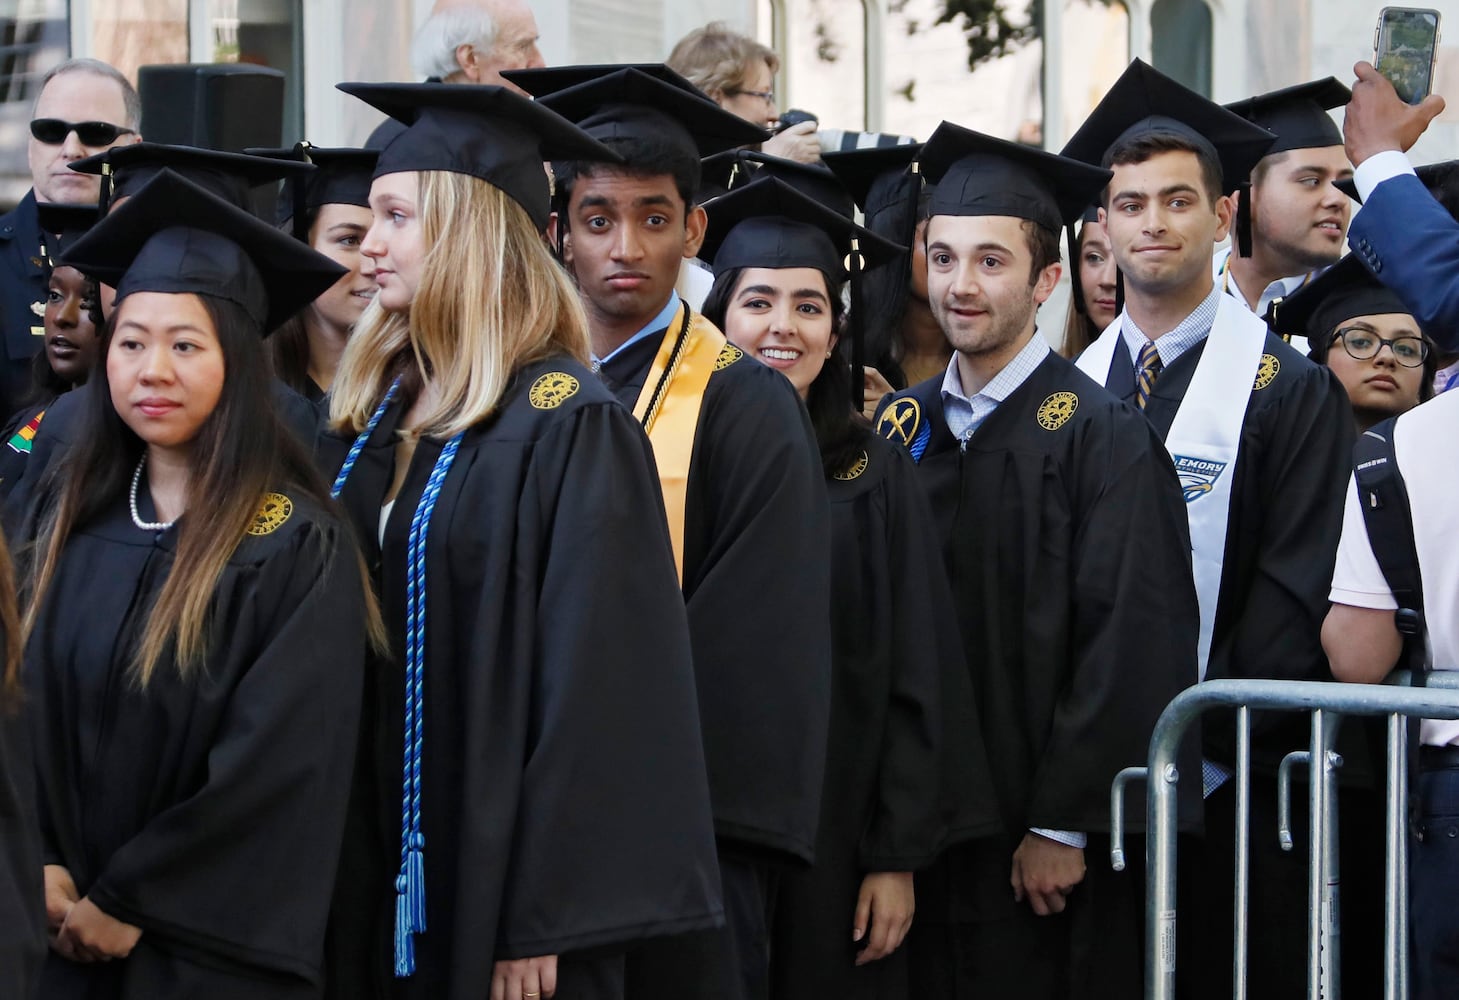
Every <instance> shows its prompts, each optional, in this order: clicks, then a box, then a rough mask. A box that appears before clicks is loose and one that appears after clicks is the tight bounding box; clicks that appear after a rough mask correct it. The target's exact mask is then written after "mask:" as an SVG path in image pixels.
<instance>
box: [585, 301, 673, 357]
mask: <svg viewBox="0 0 1459 1000" xmlns="http://www.w3.org/2000/svg"><path fill="white" fill-rule="evenodd" d="M678 311H679V293H678V292H670V293H669V302H668V304H667V305H665V306H664V308H663V309H661V310H659V314H658V315H657V316H655V317H654V318H653V319H651V320H649V321H648V325H647V326H645V327H644V328H643V329H642V330H639V331H638V332H637V333H635V334H634V335H633V336H631V337H629V338H628V339H627V340H625V341H624V342H623V343H621V344H619V345H618V346H617V347H615V348H613V350H611V351H609V352H608V354H607V356H606V357H602V358H594V360H595V361H597V362H598V364H604V363H606V362H609V361H612V360H613V359H614V358H615V357H617V356H618V355H619V354H621V353H623V352H624V351H625V350H627V349H628V348H629V347H631V346H633V345H634V344H636V343H638V342H639V341H640V340H643V339H644V338H645V337H647V336H648V335H649V334H652V333H656V332H658V331H659V330H663V329H665V328H667V327H668V325H669V324H670V323H672V322H673V320H674V314H675V313H677V312H678Z"/></svg>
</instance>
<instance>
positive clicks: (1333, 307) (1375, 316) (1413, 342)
mask: <svg viewBox="0 0 1459 1000" xmlns="http://www.w3.org/2000/svg"><path fill="white" fill-rule="evenodd" d="M1270 315H1271V324H1272V329H1274V330H1275V331H1276V332H1277V333H1281V334H1299V335H1302V336H1305V337H1306V338H1307V340H1308V342H1309V344H1310V345H1311V347H1310V357H1311V358H1312V360H1313V361H1316V362H1317V363H1318V364H1324V365H1327V367H1328V368H1331V369H1332V373H1333V374H1334V375H1336V376H1337V379H1338V381H1339V382H1341V383H1342V386H1343V388H1344V389H1346V390H1347V393H1348V399H1350V400H1351V401H1352V404H1353V418H1354V419H1355V420H1356V421H1357V426H1358V433H1359V434H1361V433H1363V432H1364V431H1366V430H1367V429H1368V428H1370V427H1372V426H1373V425H1374V424H1376V423H1378V422H1380V421H1382V420H1386V419H1388V418H1389V417H1396V416H1398V415H1399V414H1400V413H1406V412H1408V411H1409V410H1411V409H1413V408H1414V407H1415V406H1418V405H1419V404H1420V403H1423V402H1425V401H1427V400H1429V399H1432V398H1433V395H1434V373H1435V372H1436V371H1437V370H1438V364H1439V359H1438V354H1437V352H1436V351H1435V350H1434V344H1433V341H1431V340H1430V339H1429V338H1428V337H1427V336H1426V335H1425V334H1424V332H1423V330H1422V329H1421V328H1420V327H1419V324H1418V320H1416V319H1414V318H1413V316H1412V315H1411V314H1410V313H1409V312H1408V308H1407V307H1406V306H1405V305H1404V304H1403V303H1402V302H1401V301H1399V298H1398V296H1396V295H1394V294H1393V293H1392V292H1391V291H1389V290H1388V289H1387V288H1386V287H1384V286H1383V285H1381V284H1379V283H1378V281H1377V279H1375V278H1374V277H1373V276H1372V275H1371V274H1370V273H1369V272H1368V270H1367V268H1365V267H1364V266H1363V264H1362V262H1361V261H1359V260H1357V259H1356V258H1354V257H1345V258H1343V259H1342V260H1341V261H1339V262H1338V263H1337V264H1334V265H1333V266H1332V267H1331V268H1329V269H1328V270H1327V271H1326V272H1324V273H1323V275H1322V276H1321V277H1319V278H1317V279H1315V280H1314V281H1311V282H1309V283H1308V284H1307V285H1306V286H1305V287H1304V288H1303V289H1302V290H1301V291H1299V292H1296V293H1294V294H1293V295H1291V296H1289V297H1287V298H1286V299H1284V300H1278V301H1277V302H1276V303H1274V304H1273V306H1272V310H1271V314H1270Z"/></svg>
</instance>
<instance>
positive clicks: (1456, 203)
mask: <svg viewBox="0 0 1459 1000" xmlns="http://www.w3.org/2000/svg"><path fill="white" fill-rule="evenodd" d="M1413 172H1414V173H1416V174H1418V179H1419V180H1420V181H1421V182H1422V183H1423V186H1424V187H1426V188H1428V190H1429V193H1430V194H1431V195H1433V196H1434V200H1435V201H1437V202H1438V203H1439V204H1440V205H1443V206H1444V208H1445V209H1446V210H1447V211H1448V213H1449V214H1450V215H1452V216H1454V218H1456V219H1459V160H1444V161H1442V162H1440V163H1427V164H1425V165H1423V166H1422V167H1415V168H1414V171H1413ZM1332 183H1333V186H1334V187H1336V188H1337V189H1338V190H1339V191H1341V192H1342V193H1343V194H1345V195H1347V196H1348V197H1349V198H1352V199H1353V200H1354V201H1356V202H1358V204H1362V202H1363V199H1362V198H1360V197H1359V196H1358V185H1357V184H1356V183H1355V182H1354V181H1353V180H1352V178H1347V179H1346V180H1340V181H1333V182H1332Z"/></svg>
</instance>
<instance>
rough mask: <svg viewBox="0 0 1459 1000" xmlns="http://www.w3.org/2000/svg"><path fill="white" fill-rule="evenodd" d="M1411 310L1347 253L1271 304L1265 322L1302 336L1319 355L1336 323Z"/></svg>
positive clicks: (1336, 325) (1285, 333) (1290, 333)
mask: <svg viewBox="0 0 1459 1000" xmlns="http://www.w3.org/2000/svg"><path fill="white" fill-rule="evenodd" d="M1389 313H1409V314H1411V313H1412V310H1410V309H1409V308H1408V306H1406V305H1404V303H1403V300H1402V299H1400V298H1399V297H1398V296H1397V295H1396V294H1394V293H1393V292H1392V291H1391V290H1390V289H1389V288H1388V287H1387V286H1385V285H1384V284H1383V283H1382V282H1380V281H1379V280H1378V279H1377V278H1375V277H1374V276H1373V274H1372V272H1370V271H1369V270H1368V268H1367V267H1366V266H1365V265H1364V264H1363V262H1362V260H1361V259H1359V258H1358V257H1355V256H1353V255H1352V254H1349V255H1347V256H1346V257H1344V258H1343V259H1342V260H1340V261H1338V262H1337V263H1336V264H1334V265H1332V267H1330V268H1328V269H1327V270H1326V271H1324V272H1322V273H1321V274H1320V275H1318V276H1317V277H1316V278H1313V279H1312V280H1311V281H1309V282H1308V283H1307V284H1306V285H1304V286H1302V287H1301V288H1300V289H1298V290H1297V291H1295V292H1293V293H1292V294H1291V295H1288V296H1287V297H1286V298H1283V299H1280V300H1278V301H1276V302H1274V303H1272V305H1271V308H1270V309H1269V310H1268V315H1267V322H1268V323H1269V324H1270V325H1271V328H1272V329H1273V330H1274V331H1275V332H1276V333H1279V334H1283V335H1287V336H1292V335H1296V336H1302V337H1306V338H1307V339H1308V341H1309V342H1310V343H1311V344H1312V348H1313V351H1314V352H1315V354H1316V355H1317V356H1318V357H1322V356H1323V355H1324V354H1325V352H1326V349H1327V342H1328V340H1329V339H1330V338H1331V337H1332V333H1333V331H1334V330H1336V329H1337V327H1338V325H1339V324H1341V323H1344V322H1346V321H1348V320H1350V319H1354V318H1356V317H1358V316H1381V315H1385V314H1389Z"/></svg>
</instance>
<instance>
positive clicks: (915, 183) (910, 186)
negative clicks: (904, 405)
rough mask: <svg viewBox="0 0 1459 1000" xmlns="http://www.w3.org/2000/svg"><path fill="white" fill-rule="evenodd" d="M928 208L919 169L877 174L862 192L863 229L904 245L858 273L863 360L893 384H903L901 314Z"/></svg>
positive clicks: (905, 302)
mask: <svg viewBox="0 0 1459 1000" xmlns="http://www.w3.org/2000/svg"><path fill="white" fill-rule="evenodd" d="M925 212H926V198H925V197H924V196H923V185H922V176H921V174H914V173H901V174H893V175H890V176H886V177H878V178H877V179H876V180H875V181H874V182H873V183H872V185H871V189H870V191H869V192H868V194H867V197H866V228H867V229H870V230H871V231H872V232H874V233H876V234H877V235H878V236H885V237H886V238H887V239H889V240H891V241H892V242H893V243H895V244H897V246H901V247H907V248H908V249H907V250H905V251H903V252H902V253H899V254H897V255H896V256H895V257H894V258H892V259H891V260H889V261H887V262H886V263H884V264H882V265H881V266H880V267H875V268H872V269H871V270H870V271H867V272H866V273H865V274H863V275H862V276H861V277H860V279H859V280H860V281H861V288H862V301H863V302H865V303H866V321H865V324H864V328H865V330H866V348H865V352H864V354H863V357H864V358H865V359H866V364H868V365H870V366H871V367H873V368H875V369H876V370H877V371H879V372H881V375H882V377H883V378H885V379H886V380H887V381H888V382H889V383H891V385H892V387H893V388H896V389H905V388H906V387H907V376H906V373H905V372H903V371H902V352H903V345H902V317H903V315H904V314H905V313H906V311H907V298H908V297H909V296H910V295H911V294H912V255H913V253H915V252H916V251H915V249H913V248H912V244H913V243H914V242H915V241H916V233H917V224H918V223H919V222H920V221H921V220H922V218H923V216H924V214H925Z"/></svg>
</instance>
